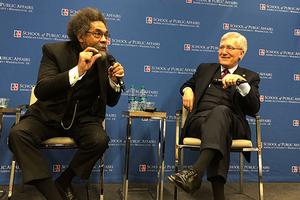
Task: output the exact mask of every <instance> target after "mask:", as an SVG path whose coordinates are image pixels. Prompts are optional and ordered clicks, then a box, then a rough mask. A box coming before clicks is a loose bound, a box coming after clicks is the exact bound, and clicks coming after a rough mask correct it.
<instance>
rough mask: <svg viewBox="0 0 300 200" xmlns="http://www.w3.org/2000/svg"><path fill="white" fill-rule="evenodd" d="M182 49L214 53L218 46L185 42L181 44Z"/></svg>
mask: <svg viewBox="0 0 300 200" xmlns="http://www.w3.org/2000/svg"><path fill="white" fill-rule="evenodd" d="M183 50H184V51H198V52H209V53H216V52H218V50H219V47H218V46H213V45H203V44H190V43H185V44H183Z"/></svg>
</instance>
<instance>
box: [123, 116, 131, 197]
mask: <svg viewBox="0 0 300 200" xmlns="http://www.w3.org/2000/svg"><path fill="white" fill-rule="evenodd" d="M131 123H132V119H131V118H130V117H128V121H127V136H126V145H125V166H124V177H123V191H122V193H123V198H122V199H123V200H127V198H128V171H129V156H130V141H131Z"/></svg>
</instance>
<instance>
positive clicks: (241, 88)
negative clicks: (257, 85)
mask: <svg viewBox="0 0 300 200" xmlns="http://www.w3.org/2000/svg"><path fill="white" fill-rule="evenodd" d="M236 89H237V90H238V91H239V93H240V94H241V95H242V96H243V97H244V96H246V95H247V94H248V93H249V91H250V89H251V86H250V85H249V83H247V82H246V83H241V84H240V85H239V86H236Z"/></svg>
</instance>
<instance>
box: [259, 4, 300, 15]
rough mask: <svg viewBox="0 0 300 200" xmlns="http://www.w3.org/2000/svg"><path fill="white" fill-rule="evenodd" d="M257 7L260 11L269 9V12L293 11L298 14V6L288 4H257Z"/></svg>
mask: <svg viewBox="0 0 300 200" xmlns="http://www.w3.org/2000/svg"><path fill="white" fill-rule="evenodd" d="M259 9H260V10H261V11H271V12H283V13H293V14H299V13H300V7H293V6H289V5H275V4H264V3H261V4H259Z"/></svg>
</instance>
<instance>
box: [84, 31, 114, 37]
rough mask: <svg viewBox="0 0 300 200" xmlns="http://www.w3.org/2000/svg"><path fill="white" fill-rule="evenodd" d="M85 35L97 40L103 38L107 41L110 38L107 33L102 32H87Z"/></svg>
mask: <svg viewBox="0 0 300 200" xmlns="http://www.w3.org/2000/svg"><path fill="white" fill-rule="evenodd" d="M86 33H90V34H92V35H93V36H94V37H95V38H97V39H99V38H102V37H103V36H104V37H105V38H106V39H107V38H109V37H110V34H109V33H103V32H102V31H94V32H93V31H87V32H86Z"/></svg>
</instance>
